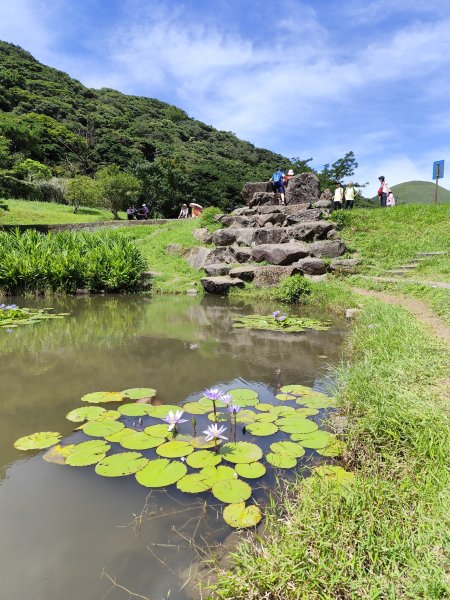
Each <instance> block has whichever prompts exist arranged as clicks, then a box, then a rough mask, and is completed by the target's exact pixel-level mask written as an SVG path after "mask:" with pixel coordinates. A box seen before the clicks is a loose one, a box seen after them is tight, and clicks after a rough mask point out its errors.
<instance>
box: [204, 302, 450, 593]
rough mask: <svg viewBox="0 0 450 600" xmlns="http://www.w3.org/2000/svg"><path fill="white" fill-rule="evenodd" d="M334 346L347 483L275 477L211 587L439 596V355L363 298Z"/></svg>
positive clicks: (444, 519)
mask: <svg viewBox="0 0 450 600" xmlns="http://www.w3.org/2000/svg"><path fill="white" fill-rule="evenodd" d="M345 355H346V357H347V358H348V359H349V362H350V364H349V365H347V363H344V365H343V366H342V368H341V369H340V371H339V373H338V381H339V392H338V398H339V401H340V404H341V407H342V410H343V412H344V413H345V414H347V415H348V416H349V418H350V422H351V428H350V430H349V432H348V435H347V443H348V452H347V455H346V462H347V465H348V467H349V468H351V469H353V470H354V471H355V472H356V480H355V484H354V485H353V486H350V487H349V488H346V489H345V490H344V491H339V488H336V487H335V486H332V485H331V484H330V483H329V482H327V481H323V482H321V483H319V484H317V485H315V486H308V485H305V484H304V483H302V481H301V480H299V481H298V482H296V483H294V484H291V485H286V486H283V488H282V501H281V502H278V503H277V506H276V507H273V509H272V511H271V514H270V516H269V518H268V520H267V529H266V532H265V534H264V536H263V538H264V539H262V538H249V540H248V541H246V542H243V543H241V544H240V545H239V547H238V549H237V550H236V552H235V553H234V555H233V560H234V568H233V569H232V570H230V571H227V572H224V573H222V574H221V576H220V578H219V582H218V584H217V587H216V589H215V590H214V592H213V596H214V597H215V598H221V599H228V598H229V599H231V598H233V599H234V600H238V599H244V598H245V599H246V600H247V599H256V598H267V599H270V600H276V599H280V600H281V599H283V600H285V599H287V598H289V599H306V598H308V599H319V598H320V599H328V598H330V599H331V598H340V599H342V598H349V599H350V598H367V599H369V598H370V599H374V598H436V599H437V598H447V597H449V594H450V588H449V586H448V580H447V582H446V580H445V574H444V567H445V564H446V558H445V541H446V540H445V535H446V531H448V527H447V526H448V510H447V508H448V496H447V497H446V495H445V489H446V486H447V484H448V474H447V473H448V472H447V470H446V467H448V459H449V450H448V449H449V442H450V439H449V428H448V422H447V420H446V419H447V413H446V409H447V407H446V405H445V404H444V395H443V388H442V387H441V385H442V384H441V378H442V377H443V376H445V374H446V371H447V367H448V359H449V357H448V354H446V352H445V350H444V348H443V347H441V346H440V345H439V344H438V343H437V342H436V340H434V339H432V338H431V337H430V336H429V335H428V333H426V332H425V331H424V330H423V328H422V327H421V326H420V325H419V324H418V323H417V322H415V321H413V320H412V318H411V315H410V314H409V313H407V312H406V311H405V310H403V309H401V308H398V307H393V306H387V305H384V304H381V303H379V302H375V301H369V302H367V303H366V306H365V308H364V310H363V313H362V315H361V317H360V319H359V321H358V323H357V325H356V326H355V329H354V331H353V333H352V336H351V338H350V340H349V343H348V347H347V349H346V353H345ZM446 500H447V502H446ZM447 564H448V562H447Z"/></svg>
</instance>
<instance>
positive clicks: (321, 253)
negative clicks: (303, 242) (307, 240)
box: [310, 240, 345, 258]
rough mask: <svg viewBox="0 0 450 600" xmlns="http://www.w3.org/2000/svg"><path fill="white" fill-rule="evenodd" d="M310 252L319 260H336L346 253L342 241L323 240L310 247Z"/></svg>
mask: <svg viewBox="0 0 450 600" xmlns="http://www.w3.org/2000/svg"><path fill="white" fill-rule="evenodd" d="M310 252H311V254H312V255H313V256H316V257H318V258H322V257H327V258H336V257H337V256H341V254H344V252H345V244H344V242H342V241H341V240H321V241H319V242H313V243H312V244H311V245H310Z"/></svg>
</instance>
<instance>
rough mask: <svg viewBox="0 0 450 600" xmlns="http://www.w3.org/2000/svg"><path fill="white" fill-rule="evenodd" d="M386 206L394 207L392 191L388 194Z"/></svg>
mask: <svg viewBox="0 0 450 600" xmlns="http://www.w3.org/2000/svg"><path fill="white" fill-rule="evenodd" d="M386 206H395V198H394V194H393V193H392V190H389V194H388V195H387V198H386Z"/></svg>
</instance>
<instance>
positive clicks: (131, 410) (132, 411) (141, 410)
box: [119, 402, 154, 417]
mask: <svg viewBox="0 0 450 600" xmlns="http://www.w3.org/2000/svg"><path fill="white" fill-rule="evenodd" d="M153 410H154V406H152V405H151V404H138V403H137V402H131V403H129V404H122V406H119V412H120V414H121V415H123V416H124V417H147V416H148V415H152V416H153Z"/></svg>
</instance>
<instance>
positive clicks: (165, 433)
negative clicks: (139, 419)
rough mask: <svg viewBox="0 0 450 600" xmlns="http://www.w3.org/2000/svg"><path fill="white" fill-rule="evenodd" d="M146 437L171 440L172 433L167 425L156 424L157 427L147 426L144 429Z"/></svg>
mask: <svg viewBox="0 0 450 600" xmlns="http://www.w3.org/2000/svg"><path fill="white" fill-rule="evenodd" d="M144 431H145V433H146V434H147V435H151V436H153V437H157V438H162V437H163V438H166V439H167V438H171V437H173V433H172V432H171V431H169V425H166V424H164V423H158V425H149V426H148V427H146V428H145V429H144Z"/></svg>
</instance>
